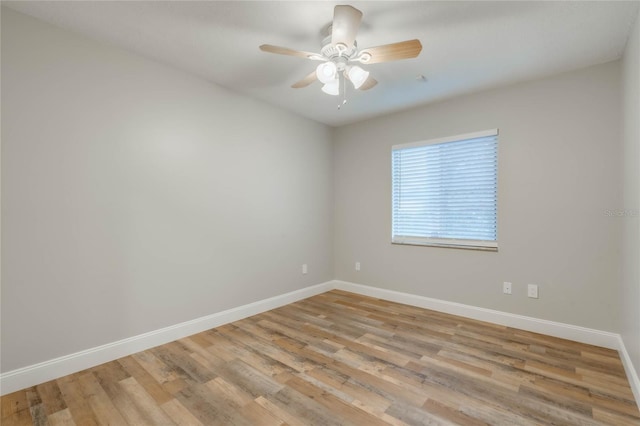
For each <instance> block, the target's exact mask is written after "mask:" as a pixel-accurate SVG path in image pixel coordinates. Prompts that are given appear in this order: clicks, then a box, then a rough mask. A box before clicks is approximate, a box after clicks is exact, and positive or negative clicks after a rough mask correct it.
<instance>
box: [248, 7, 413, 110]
mask: <svg viewBox="0 0 640 426" xmlns="http://www.w3.org/2000/svg"><path fill="white" fill-rule="evenodd" d="M361 21H362V12H361V11H359V10H358V9H356V8H355V7H353V6H347V5H341V6H336V7H335V9H334V11H333V23H332V24H331V25H330V26H329V30H328V32H329V35H328V36H327V37H326V38H325V39H324V40H323V41H322V49H321V50H320V53H312V52H304V51H301V50H293V49H288V48H286V47H280V46H273V45H270V44H263V45H262V46H260V50H262V51H263V52H269V53H277V54H279V55H289V56H298V57H301V58H306V59H311V60H312V61H321V62H322V63H321V64H320V65H318V66H317V68H316V70H315V71H313V72H311V73H310V74H309V75H307V76H306V77H304V78H303V79H302V80H300V81H298V82H296V83H294V84H293V85H292V86H291V87H293V88H294V89H299V88H302V87H307V86H309V85H310V84H311V83H313V82H314V81H316V80H319V81H320V82H321V83H322V84H323V86H322V91H323V92H325V93H327V94H329V95H334V96H337V95H339V94H340V89H341V87H342V88H343V90H342V92H343V93H344V86H345V81H346V80H349V81H351V83H352V84H353V87H354V88H355V89H360V90H368V89H371V88H372V87H373V86H375V85H376V84H378V82H377V81H376V80H375V79H374V78H373V77H371V76H370V75H369V72H368V71H365V70H364V69H362V68H361V67H359V66H357V65H353V63H354V62H358V63H361V64H366V65H368V64H376V63H380V62H389V61H397V60H399V59H409V58H415V57H416V56H418V55H419V54H420V51H421V50H422V44H420V40H417V39H416V40H407V41H401V42H398V43H392V44H385V45H383V46H377V47H368V48H365V49H359V48H358V44H357V42H356V35H357V34H358V29H359V28H360V22H361ZM344 102H346V98H345V101H344Z"/></svg>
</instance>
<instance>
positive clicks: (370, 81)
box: [359, 76, 378, 90]
mask: <svg viewBox="0 0 640 426" xmlns="http://www.w3.org/2000/svg"><path fill="white" fill-rule="evenodd" d="M376 84H378V81H377V80H376V79H375V78H373V77H371V76H369V78H368V79H367V80H366V81H365V82H364V83H362V86H360V89H359V90H369V89H371V88H372V87H373V86H375V85H376Z"/></svg>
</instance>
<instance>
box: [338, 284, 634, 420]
mask: <svg viewBox="0 0 640 426" xmlns="http://www.w3.org/2000/svg"><path fill="white" fill-rule="evenodd" d="M330 284H331V285H332V286H333V288H335V289H339V290H344V291H349V292H352V293H357V294H362V295H364V296H370V297H375V298H377V299H383V300H389V301H391V302H397V303H404V304H405V305H410V306H416V307H419V308H425V309H432V310H434V311H438V312H444V313H447V314H452V315H459V316H461V317H465V318H471V319H475V320H479V321H487V322H491V323H494V324H500V325H505V326H508V327H513V328H518V329H521V330H526V331H532V332H534V333H541V334H546V335H548V336H554V337H560V338H563V339H568V340H573V341H576V342H580V343H586V344H589V345H595V346H601V347H605V348H609V349H615V350H617V351H618V353H619V354H620V359H621V360H622V365H623V366H624V369H625V372H626V374H627V378H628V379H629V384H630V385H631V390H632V391H633V395H634V397H635V399H636V404H638V408H640V379H639V378H638V374H637V372H636V370H635V368H634V367H633V363H632V362H631V358H630V357H629V353H628V352H627V349H626V348H625V346H624V341H623V340H622V336H620V335H619V334H616V333H610V332H608V331H601V330H595V329H592V328H585V327H579V326H576V325H571V324H564V323H560V322H555V321H548V320H542V319H538V318H532V317H527V316H523V315H516V314H510V313H508V312H501V311H495V310H492V309H485V308H479V307H476V306H471V305H464V304H462V303H455V302H448V301H446V300H439V299H432V298H430V297H424V296H417V295H414V294H409V293H401V292H399V291H393V290H387V289H383V288H378V287H371V286H367V285H362V284H355V283H350V282H346V281H338V280H334V281H331V282H330Z"/></svg>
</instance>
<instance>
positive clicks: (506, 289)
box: [502, 281, 511, 294]
mask: <svg viewBox="0 0 640 426" xmlns="http://www.w3.org/2000/svg"><path fill="white" fill-rule="evenodd" d="M502 292H503V293H504V294H511V283H510V282H507V281H505V282H503V283H502Z"/></svg>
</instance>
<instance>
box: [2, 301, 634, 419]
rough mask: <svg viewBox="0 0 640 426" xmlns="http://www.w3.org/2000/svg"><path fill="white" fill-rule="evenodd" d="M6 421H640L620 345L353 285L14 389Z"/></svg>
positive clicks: (5, 401) (4, 400)
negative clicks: (484, 318) (380, 295)
mask: <svg viewBox="0 0 640 426" xmlns="http://www.w3.org/2000/svg"><path fill="white" fill-rule="evenodd" d="M1 402H2V422H1V423H2V425H3V426H9V425H31V424H36V425H44V424H49V425H73V424H75V425H78V426H85V425H94V424H96V425H107V424H108V425H127V424H129V425H147V424H149V425H151V424H153V425H173V424H179V425H284V424H287V425H358V426H361V425H364V426H374V425H384V424H392V425H404V424H410V425H430V424H436V425H439V424H461V425H484V424H495V425H564V424H567V425H569V424H570V425H603V424H607V425H640V413H639V412H638V408H637V406H636V404H635V402H634V400H633V395H632V393H631V389H630V387H629V383H628V381H627V379H626V377H625V373H624V370H623V367H622V364H621V362H620V359H619V357H618V354H617V352H616V351H613V350H610V349H604V348H600V347H595V346H589V345H584V344H579V343H575V342H571V341H567V340H562V339H557V338H553V337H548V336H544V335H540V334H535V333H529V332H525V331H521V330H516V329H512V328H508V327H503V326H498V325H493V324H488V323H483V322H478V321H474V320H469V319H465V318H461V317H456V316H452V315H447V314H442V313H438V312H434V311H429V310H425V309H420V308H414V307H410V306H406V305H401V304H397V303H392V302H387V301H382V300H378V299H373V298H369V297H364V296H360V295H355V294H352V293H347V292H343V291H331V292H328V293H325V294H322V295H319V296H315V297H312V298H309V299H305V300H303V301H300V302H297V303H293V304H291V305H288V306H285V307H282V308H279V309H275V310H273V311H269V312H266V313H263V314H260V315H256V316H253V317H250V318H247V319H244V320H241V321H237V322H234V323H232V324H228V325H225V326H222V327H219V328H216V329H212V330H209V331H206V332H203V333H200V334H196V335H193V336H190V337H188V338H185V339H181V340H178V341H175V342H172V343H169V344H166V345H163V346H159V347H156V348H153V349H150V350H147V351H144V352H140V353H137V354H135V355H132V356H128V357H125V358H121V359H119V360H116V361H113V362H109V363H107V364H103V365H100V366H98V367H95V368H91V369H88V370H84V371H81V372H79V373H76V374H72V375H69V376H66V377H62V378H60V379H57V380H53V381H50V382H47V383H43V384H41V385H38V386H34V387H31V388H28V389H24V390H21V391H18V392H15V393H12V394H9V395H6V396H4V397H2V401H1Z"/></svg>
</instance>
